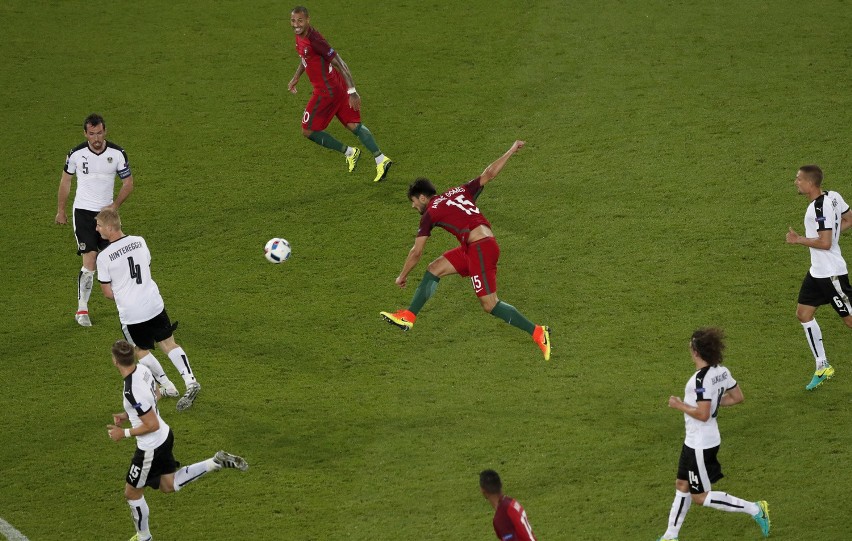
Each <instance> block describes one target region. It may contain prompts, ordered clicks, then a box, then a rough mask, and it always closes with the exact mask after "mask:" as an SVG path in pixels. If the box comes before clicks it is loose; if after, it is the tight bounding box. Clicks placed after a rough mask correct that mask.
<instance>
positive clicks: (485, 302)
mask: <svg viewBox="0 0 852 541" xmlns="http://www.w3.org/2000/svg"><path fill="white" fill-rule="evenodd" d="M479 302H480V304H481V305H482V309H483V310H485V311H486V312H488V313H489V314H490V313H491V311H492V310H494V307H495V306H497V303H498V302H500V300H499V299H497V298H489V297H479Z"/></svg>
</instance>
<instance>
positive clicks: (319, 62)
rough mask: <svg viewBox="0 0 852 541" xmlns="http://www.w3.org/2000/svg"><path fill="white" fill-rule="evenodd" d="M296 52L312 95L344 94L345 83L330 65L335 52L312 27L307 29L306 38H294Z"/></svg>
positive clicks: (335, 54)
mask: <svg viewBox="0 0 852 541" xmlns="http://www.w3.org/2000/svg"><path fill="white" fill-rule="evenodd" d="M296 52H297V53H299V57H300V58H301V59H302V65H303V66H304V67H305V72H306V73H307V74H308V79H310V80H311V84H312V85H313V87H314V94H323V95H327V96H334V95H337V94H338V93H339V92H344V93H345V92H346V82H345V81H344V80H343V77H341V76H340V74H339V73H337V70H335V69H334V67H333V66H332V65H331V60H332V59H333V58H334V57H335V56H337V51H335V50H334V49H332V48H331V45H329V44H328V42H327V41H326V40H325V38H324V37H322V34H320V33H319V32H318V31H317V30H316V29H315V28H314V27H311V28H310V29H308V35H307V36H305V37H302V36H296Z"/></svg>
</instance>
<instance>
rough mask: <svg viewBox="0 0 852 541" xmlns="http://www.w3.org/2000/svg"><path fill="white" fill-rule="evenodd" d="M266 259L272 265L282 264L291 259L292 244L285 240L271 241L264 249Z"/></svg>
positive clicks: (275, 239)
mask: <svg viewBox="0 0 852 541" xmlns="http://www.w3.org/2000/svg"><path fill="white" fill-rule="evenodd" d="M263 253H264V255H265V256H266V259H268V260H269V261H271V262H272V263H281V262H283V261H287V259H289V258H290V243H289V242H287V241H286V240H284V239H279V238H274V239H269V242H267V243H266V246H264V248H263Z"/></svg>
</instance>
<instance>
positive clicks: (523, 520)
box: [479, 470, 536, 541]
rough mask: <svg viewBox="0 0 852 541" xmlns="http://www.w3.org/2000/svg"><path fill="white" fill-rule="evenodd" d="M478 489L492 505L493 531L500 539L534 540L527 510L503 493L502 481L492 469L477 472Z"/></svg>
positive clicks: (515, 540)
mask: <svg viewBox="0 0 852 541" xmlns="http://www.w3.org/2000/svg"><path fill="white" fill-rule="evenodd" d="M479 489H480V490H481V491H482V495H483V496H485V499H486V500H488V501H489V502H490V503H491V506H492V507H494V521H493V523H494V533H496V534H497V538H498V539H502V541H536V539H535V536H534V535H533V532H532V526H530V521H529V520H527V512H526V511H524V508H523V506H522V505H521V504H520V503H518V501H517V500H515V499H514V498H510V497H509V496H506V495H505V494H503V482H502V481H500V476H499V475H498V474H497V472H496V471H494V470H485V471H483V472H482V473H480V474H479Z"/></svg>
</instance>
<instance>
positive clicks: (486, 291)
mask: <svg viewBox="0 0 852 541" xmlns="http://www.w3.org/2000/svg"><path fill="white" fill-rule="evenodd" d="M524 145H525V142H524V141H515V142H514V144H512V147H511V148H510V149H509V150H508V151H506V153H505V154H503V155H502V156H501V157H500V158H498V159H497V161H495V162H494V163H492V164H491V165H489V166H488V167H486V168H485V171H483V172H482V174H481V175H479V176H478V177H476V178H475V179H473V180H471V181H469V182H467V183H465V184H463V185H461V186H457V187H455V188H453V189H451V190H448V191H446V192H444V193H443V194H441V195H438V192H437V190H436V189H435V186H433V185H432V183H431V182H430V181H429V179H427V178H418V179H417V180H415V181H414V182H413V183H412V184H411V185H410V186H409V187H408V199H409V201H411V207H412V208H413V209H415V210H416V211H417V212H419V213H420V216H421V218H420V227H419V229H418V230H417V236H416V237H415V239H414V246H413V247H412V248H411V250H410V251H409V252H408V257H407V258H406V259H405V263H404V264H403V266H402V272H400V273H399V276H397V278H396V285H398V286H399V287H401V288H404V287H405V286H406V284H407V282H408V273H410V272H411V271H412V269H414V267H415V266H417V263H418V262H419V261H420V258H421V257H422V255H423V248H424V247H425V246H426V241H427V240H428V239H429V236H430V235H431V234H432V228H434V227H435V226H436V225H437V226H440V227H442V228H444V229H446V230H447V231H449V232H450V233H452V234H453V235H455V237H456V238H457V239H458V241H459V244H460V246H459V247H458V248H455V249H453V250H449V251H448V252H445V253H444V254H443V255H442V256H441V257H439V258H438V259H436V260H435V261H433V262H431V263H429V266H428V267H427V268H426V273H425V274H424V275H423V279H422V280H421V281H420V285H419V286H417V290H416V291H415V292H414V298H413V299H412V300H411V304H410V305H409V307H408V309H407V310H399V311H397V312H394V313H390V312H380V314H381V316H382V317H383V318H385V320H387V321H388V322H389V323H391V324H393V325H396V326H397V327H399V328H400V329H402V330H403V331H407V330H409V329H411V327H413V326H414V322H415V321H416V320H417V314H418V313H419V312H420V309H421V308H423V305H424V304H426V301H428V300H429V298H430V297H431V296H432V295H433V294H434V293H435V289H436V288H437V287H438V282H439V281H440V280H441V278H443V277H444V276H449V275H451V274H458V275H460V276H466V277H470V281H471V284H472V285H473V291H474V293H476V296H477V297H479V302H480V304H481V305H482V309H483V310H485V311H486V312H488V313H489V314H491V315H492V316H495V317H498V318H500V319H502V320H503V321H505V322H506V323H508V324H510V325H512V326H514V327H517V328H519V329H521V330H523V331H525V332H527V333H529V334H530V335H531V336H532V339H533V341H534V342H535V343H536V344H537V345H538V347H539V348H541V351H542V353H543V354H544V360H546V361H548V360H550V328H549V327H545V326H543V325H535V324H534V323H532V322H531V321H530V320H528V319H527V318H525V317H524V316H523V315H522V314H521V313H520V312H518V310H517V309H516V308H515V307H514V306H512V305H511V304H508V303H505V302H503V301H501V300H500V299H498V298H497V260H498V259H499V258H500V246H498V245H497V241H496V240H495V238H494V233H493V232H492V231H491V223H490V222H489V221H488V220H487V219H486V218H485V216H483V215H482V212H480V210H479V208H478V207H477V206H476V199H477V197H479V194H480V193H482V189H483V188H484V187H485V185H486V184H488V183H489V182H491V181H492V180H493V179H494V177H496V176H497V175H498V174H499V173H500V171H501V170H502V169H503V167H504V166H505V165H506V162H508V161H509V158H511V157H512V156H514V155H515V153H516V152H517V151H518V150H520V149H522V148H523V147H524Z"/></svg>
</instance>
